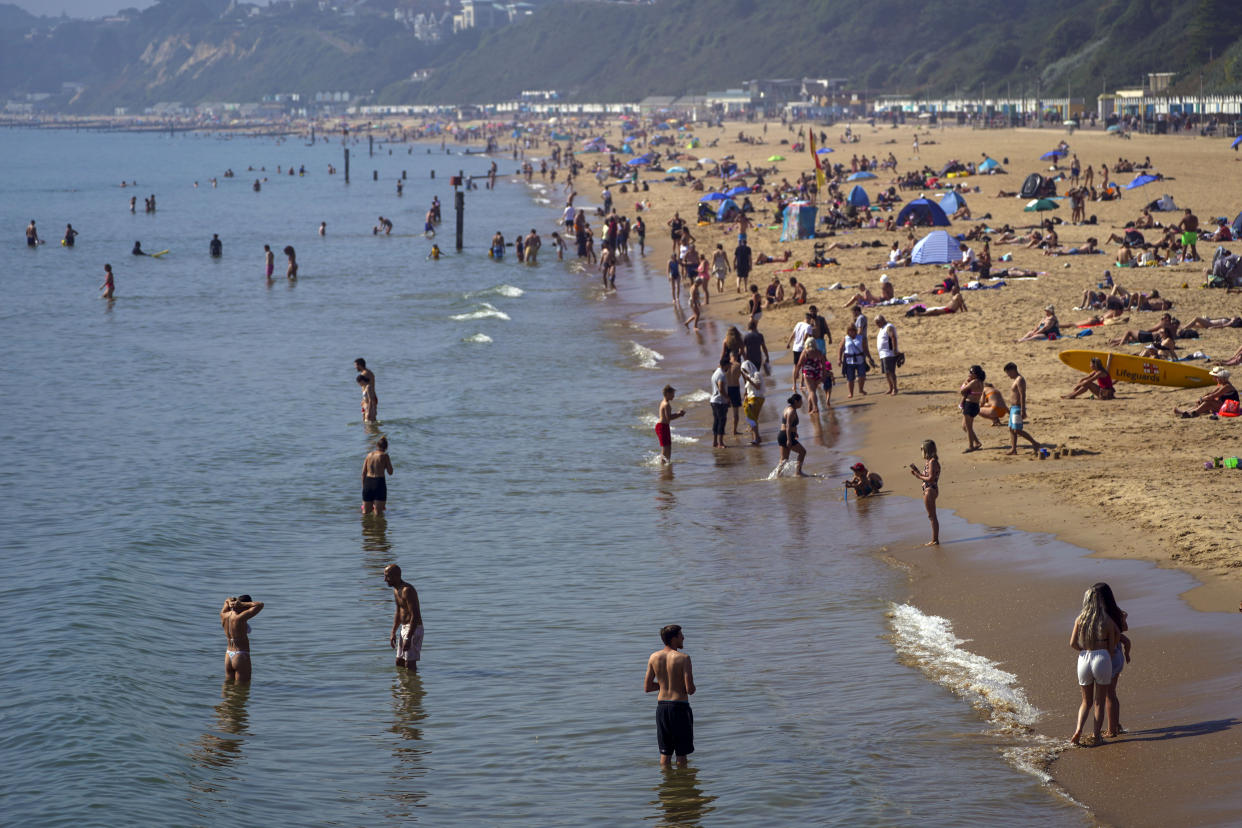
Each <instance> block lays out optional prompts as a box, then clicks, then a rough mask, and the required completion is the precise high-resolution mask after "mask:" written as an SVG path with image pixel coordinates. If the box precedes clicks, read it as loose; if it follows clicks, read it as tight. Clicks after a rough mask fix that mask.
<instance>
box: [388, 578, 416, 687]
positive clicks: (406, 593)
mask: <svg viewBox="0 0 1242 828" xmlns="http://www.w3.org/2000/svg"><path fill="white" fill-rule="evenodd" d="M384 583H386V584H388V585H389V586H390V587H392V597H393V600H394V601H395V602H396V604H397V611H396V613H395V614H394V615H393V618H392V633H391V634H390V635H389V636H388V646H390V647H392V648H393V649H395V650H396V651H397V666H398V667H405V668H406V669H407V670H417V669H418V659H419V658H420V657H421V656H422V652H423V613H422V610H421V609H420V608H419V606H418V592H417V591H416V590H415V589H414V587H413V586H411V585H410V584H407V583H406V582H405V581H403V580H401V567H399V566H397V565H396V564H389V565H388V566H386V567H384Z"/></svg>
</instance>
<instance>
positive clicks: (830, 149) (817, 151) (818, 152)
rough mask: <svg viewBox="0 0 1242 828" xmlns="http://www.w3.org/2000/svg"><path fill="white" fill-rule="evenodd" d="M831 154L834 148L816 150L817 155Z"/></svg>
mask: <svg viewBox="0 0 1242 828" xmlns="http://www.w3.org/2000/svg"><path fill="white" fill-rule="evenodd" d="M830 152H832V147H820V148H819V149H817V150H815V154H816V155H827V154H828V153H830Z"/></svg>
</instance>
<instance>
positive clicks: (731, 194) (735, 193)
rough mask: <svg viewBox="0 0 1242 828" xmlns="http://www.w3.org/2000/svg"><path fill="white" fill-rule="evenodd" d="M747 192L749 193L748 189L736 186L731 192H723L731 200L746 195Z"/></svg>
mask: <svg viewBox="0 0 1242 828" xmlns="http://www.w3.org/2000/svg"><path fill="white" fill-rule="evenodd" d="M749 192H750V187H742V186H737V187H734V188H733V189H732V190H725V195H727V196H728V197H729V198H733V197H734V196H740V195H746V194H747V193H749Z"/></svg>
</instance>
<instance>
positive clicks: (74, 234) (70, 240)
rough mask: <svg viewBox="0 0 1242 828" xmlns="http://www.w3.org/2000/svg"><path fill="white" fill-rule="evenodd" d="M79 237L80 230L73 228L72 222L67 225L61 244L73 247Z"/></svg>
mask: <svg viewBox="0 0 1242 828" xmlns="http://www.w3.org/2000/svg"><path fill="white" fill-rule="evenodd" d="M77 238H78V231H77V230H74V229H73V225H72V224H66V225H65V237H64V238H63V239H61V242H60V243H61V244H63V245H64V246H65V247H73V245H74V242H75V241H76V240H77Z"/></svg>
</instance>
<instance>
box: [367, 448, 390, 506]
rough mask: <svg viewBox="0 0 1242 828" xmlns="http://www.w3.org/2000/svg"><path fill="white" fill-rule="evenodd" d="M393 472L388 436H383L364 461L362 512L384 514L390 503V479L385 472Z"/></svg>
mask: <svg viewBox="0 0 1242 828" xmlns="http://www.w3.org/2000/svg"><path fill="white" fill-rule="evenodd" d="M385 472H387V473H388V474H392V473H393V471H392V458H390V457H389V456H388V438H387V437H381V438H379V440H378V441H376V443H375V449H374V450H373V451H372V452H371V453H370V454H368V455H367V456H366V458H365V459H364V460H363V461H362V513H363V514H364V515H372V514H374V515H382V514H384V508H385V507H386V506H387V505H388V481H387V480H385V478H384V473H385Z"/></svg>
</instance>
